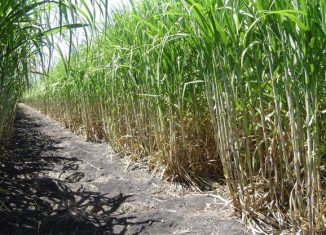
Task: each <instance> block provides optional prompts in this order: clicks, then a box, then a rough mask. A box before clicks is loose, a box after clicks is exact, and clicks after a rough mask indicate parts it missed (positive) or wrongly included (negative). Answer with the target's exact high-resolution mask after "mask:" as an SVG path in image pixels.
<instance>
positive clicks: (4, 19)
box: [0, 0, 83, 139]
mask: <svg viewBox="0 0 326 235" xmlns="http://www.w3.org/2000/svg"><path fill="white" fill-rule="evenodd" d="M77 12H79V11H78V8H77V5H75V4H74V3H73V2H71V1H69V0H67V1H64V0H59V1H40V0H17V1H12V0H1V5H0V28H1V31H0V38H1V41H0V51H1V52H0V139H3V138H6V137H8V136H9V135H10V133H11V131H12V125H13V119H14V116H15V111H16V105H17V102H18V101H19V99H20V98H21V96H22V93H23V91H24V90H25V89H26V86H27V85H28V82H29V74H30V72H32V71H33V69H34V68H35V62H36V60H38V61H39V62H41V61H42V62H43V63H41V65H43V66H41V65H39V67H40V68H41V69H42V70H41V71H38V72H43V70H46V66H45V63H44V62H45V61H49V60H51V55H48V56H49V57H50V58H46V55H42V54H41V53H42V51H43V50H42V49H43V47H45V46H47V47H49V52H50V54H51V52H52V50H51V46H53V37H51V36H52V35H53V34H54V33H57V32H60V33H61V34H62V33H63V32H64V31H65V30H67V29H73V28H76V27H80V26H83V25H82V24H77V23H76V22H77V19H80V17H77V14H76V13H77ZM51 16H52V18H51ZM53 17H57V18H58V19H57V21H58V24H57V25H54V24H53V23H51V22H52V21H53ZM34 72H35V70H34Z"/></svg>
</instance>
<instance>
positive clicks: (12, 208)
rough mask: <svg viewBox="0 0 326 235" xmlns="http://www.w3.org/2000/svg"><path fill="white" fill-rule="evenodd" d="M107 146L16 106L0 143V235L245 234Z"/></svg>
mask: <svg viewBox="0 0 326 235" xmlns="http://www.w3.org/2000/svg"><path fill="white" fill-rule="evenodd" d="M127 159H128V158H120V157H119V156H118V155H116V154H114V153H113V152H112V150H110V149H109V148H108V147H107V145H106V144H99V143H89V142H85V141H84V140H83V139H82V138H81V137H79V136H76V135H75V134H73V133H71V132H70V131H68V130H67V129H64V128H63V127H62V126H60V124H58V123H56V122H54V121H52V120H49V119H48V118H46V117H45V116H43V115H41V114H39V113H38V112H36V111H34V110H33V109H31V108H28V107H26V106H24V105H22V106H20V108H19V109H18V113H17V116H16V121H15V128H14V134H13V137H12V138H11V139H10V140H9V141H7V142H5V143H3V141H2V143H1V144H0V210H1V211H0V234H3V235H11V234H24V235H25V234H76V235H80V234H244V233H245V232H244V229H243V226H242V225H241V224H240V223H239V222H238V220H237V219H235V218H233V217H231V216H230V215H231V214H232V212H231V210H230V208H228V206H227V205H225V203H223V202H222V201H220V200H219V199H217V198H215V197H211V196H208V195H207V193H206V194H205V193H195V192H190V191H189V192H183V193H182V194H181V193H177V192H176V191H174V190H173V187H172V184H168V183H164V182H161V181H159V180H158V179H156V178H153V177H151V176H150V175H149V174H148V172H147V170H146V169H145V168H144V167H143V166H142V165H141V164H138V165H136V164H131V165H130V164H128V160H127Z"/></svg>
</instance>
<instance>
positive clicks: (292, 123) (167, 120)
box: [26, 0, 326, 232]
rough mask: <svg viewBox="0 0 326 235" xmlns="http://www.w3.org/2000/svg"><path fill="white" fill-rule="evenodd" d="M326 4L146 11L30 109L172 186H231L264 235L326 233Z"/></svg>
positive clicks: (181, 4)
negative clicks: (141, 163)
mask: <svg viewBox="0 0 326 235" xmlns="http://www.w3.org/2000/svg"><path fill="white" fill-rule="evenodd" d="M325 7H326V4H325V2H324V1H316V0H312V1H304V0H301V1H296V0H287V1H281V0H275V1H272V2H266V1H260V0H256V1H238V0H232V1H222V0H197V1H194V0H182V1H173V0H166V1H160V2H157V1H151V0H146V1H141V2H140V3H139V4H136V5H133V7H132V10H128V9H120V10H117V11H115V12H113V13H112V14H111V17H110V19H107V27H106V29H105V31H104V32H103V34H102V36H101V37H100V38H98V39H97V40H96V41H95V42H94V43H92V44H89V45H85V46H84V47H83V48H81V49H80V51H78V52H76V53H75V54H74V55H73V56H72V57H71V58H70V61H69V63H68V61H66V60H63V61H61V62H60V63H59V64H58V65H57V66H56V67H55V68H53V69H52V71H51V72H50V74H49V75H48V76H46V77H43V78H42V80H40V81H39V82H37V83H36V84H35V85H34V88H33V89H32V90H31V91H30V92H29V93H27V94H26V102H28V103H29V104H31V105H33V106H34V107H36V108H38V109H40V110H42V111H43V112H46V113H48V114H50V115H52V116H53V117H55V118H57V119H58V120H61V121H62V122H63V123H65V124H66V126H67V127H69V128H71V129H72V130H74V131H76V132H81V133H83V134H84V135H85V136H86V138H87V139H88V140H95V141H96V140H106V141H108V142H110V144H111V145H112V146H114V147H115V148H116V149H117V150H119V151H123V152H127V153H129V154H132V155H133V156H134V157H135V158H137V159H140V160H145V161H147V162H148V164H149V165H150V166H151V167H152V169H153V170H162V169H163V172H164V174H165V176H166V177H168V178H170V179H171V180H178V181H182V182H187V183H190V184H193V185H197V186H202V185H205V184H208V183H210V182H211V181H216V180H219V179H222V178H223V177H224V180H225V182H226V184H227V186H228V188H229V190H230V194H231V197H232V201H233V205H234V207H235V208H236V212H237V213H238V214H239V215H241V216H242V217H243V218H244V219H247V222H248V223H251V222H252V221H255V222H259V224H260V225H261V227H262V229H263V230H268V228H269V226H271V227H272V228H273V229H285V228H289V227H296V228H298V227H303V228H304V229H305V230H307V231H310V232H318V231H324V230H325V228H326V226H325V224H326V218H325V213H326V208H325V200H326V198H325V197H326V195H325V183H326V180H325V176H326V174H325V165H326V159H325V158H326V156H325V155H326V136H325V124H326V123H325V113H326V111H325V110H326V84H325V83H326V82H325V81H326V70H325V65H326V59H325V58H326V57H325V54H326V49H325V45H326V37H325V32H326V26H325V19H326V11H325Z"/></svg>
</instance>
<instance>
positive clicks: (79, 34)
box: [36, 0, 137, 73]
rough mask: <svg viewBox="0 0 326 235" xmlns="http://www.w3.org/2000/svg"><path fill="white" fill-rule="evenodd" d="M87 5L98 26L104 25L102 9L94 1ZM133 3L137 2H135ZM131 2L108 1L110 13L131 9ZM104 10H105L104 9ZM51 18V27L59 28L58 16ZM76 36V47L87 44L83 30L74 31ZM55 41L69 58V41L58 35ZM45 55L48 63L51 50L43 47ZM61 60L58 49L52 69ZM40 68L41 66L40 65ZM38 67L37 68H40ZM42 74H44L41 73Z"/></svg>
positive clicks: (53, 54) (121, 0)
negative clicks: (126, 8) (93, 14)
mask: <svg viewBox="0 0 326 235" xmlns="http://www.w3.org/2000/svg"><path fill="white" fill-rule="evenodd" d="M84 1H85V3H86V4H87V6H88V7H89V10H90V11H92V12H95V21H96V24H97V25H98V26H101V25H103V24H104V22H105V19H104V16H103V15H102V14H101V9H100V8H99V6H98V5H96V4H92V3H93V0H84ZM133 1H137V0H133ZM130 5H131V4H130V0H108V12H110V11H111V10H116V9H119V8H120V7H122V6H127V7H130ZM82 10H84V11H85V12H87V11H86V8H85V7H82ZM102 10H103V9H102ZM50 18H51V22H53V25H52V26H51V27H55V26H57V24H58V22H56V21H58V20H55V18H56V16H55V13H54V12H53V16H50ZM74 34H75V37H74V39H73V41H74V44H75V45H77V46H78V45H80V44H83V42H85V39H86V37H85V31H84V30H83V29H78V30H74ZM54 40H55V42H56V44H57V45H56V47H60V50H61V51H62V53H63V55H64V56H65V57H67V56H68V54H69V43H68V41H67V39H63V38H62V37H60V36H59V35H58V34H57V35H55V36H54ZM43 53H44V54H45V58H44V59H45V63H48V62H47V61H48V58H49V57H48V56H47V55H49V54H50V53H49V48H48V47H47V46H45V47H43ZM60 59H61V56H60V53H59V50H58V49H54V51H53V53H52V60H51V62H50V67H52V66H53V65H55V64H56V63H57V62H58V61H59V60H60ZM39 66H40V65H39ZM39 66H37V67H39ZM36 70H39V72H41V70H42V69H41V66H40V67H39V68H38V69H36ZM41 73H42V72H41Z"/></svg>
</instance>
